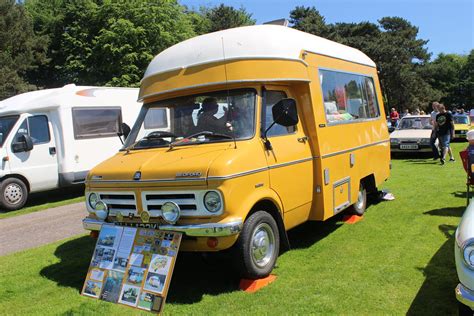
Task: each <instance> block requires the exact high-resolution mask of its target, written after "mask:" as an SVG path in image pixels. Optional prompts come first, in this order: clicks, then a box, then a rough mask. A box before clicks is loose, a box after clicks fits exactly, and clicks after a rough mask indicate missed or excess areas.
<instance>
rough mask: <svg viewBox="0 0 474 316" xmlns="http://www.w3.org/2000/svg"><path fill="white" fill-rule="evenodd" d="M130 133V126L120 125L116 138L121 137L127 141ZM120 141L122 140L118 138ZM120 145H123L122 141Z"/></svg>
mask: <svg viewBox="0 0 474 316" xmlns="http://www.w3.org/2000/svg"><path fill="white" fill-rule="evenodd" d="M130 131H131V129H130V126H128V124H127V123H122V124H120V130H119V132H118V133H117V136H118V137H121V136H123V139H124V140H125V139H127V137H128V135H130ZM120 140H122V139H121V138H120ZM122 144H123V141H122Z"/></svg>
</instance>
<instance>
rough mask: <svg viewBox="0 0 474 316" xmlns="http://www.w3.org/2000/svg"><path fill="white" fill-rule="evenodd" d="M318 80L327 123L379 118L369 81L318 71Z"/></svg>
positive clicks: (371, 81)
mask: <svg viewBox="0 0 474 316" xmlns="http://www.w3.org/2000/svg"><path fill="white" fill-rule="evenodd" d="M319 79H320V82H321V88H322V92H323V102H324V109H325V112H326V119H327V121H328V122H329V123H332V122H340V123H343V122H348V121H354V120H364V119H371V118H376V117H379V116H380V111H379V106H378V102H377V97H376V93H375V86H374V81H373V79H372V78H371V77H367V76H363V75H358V74H352V73H344V72H337V71H331V70H323V69H321V70H320V71H319Z"/></svg>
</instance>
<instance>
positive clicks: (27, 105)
mask: <svg viewBox="0 0 474 316" xmlns="http://www.w3.org/2000/svg"><path fill="white" fill-rule="evenodd" d="M137 98H138V89H137V88H111V87H92V86H76V85H75V84H68V85H66V86H64V87H62V88H55V89H45V90H38V91H31V92H26V93H22V94H18V95H16V96H13V97H11V98H8V99H6V100H3V101H0V114H8V113H28V112H34V111H45V110H48V109H53V108H58V107H73V106H117V105H120V104H121V103H123V102H124V101H125V100H128V101H131V100H133V101H135V100H137Z"/></svg>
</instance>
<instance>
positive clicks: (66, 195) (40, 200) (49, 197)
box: [0, 184, 84, 214]
mask: <svg viewBox="0 0 474 316" xmlns="http://www.w3.org/2000/svg"><path fill="white" fill-rule="evenodd" d="M82 195H84V185H83V184H77V185H74V186H71V187H67V188H61V189H56V190H51V191H44V192H38V193H32V194H31V195H30V196H29V197H28V201H27V202H26V204H25V206H24V207H23V208H27V207H34V206H38V205H42V204H46V203H55V202H60V201H64V200H69V199H73V198H77V197H80V196H82ZM8 212H9V211H5V210H1V209H0V214H3V213H8Z"/></svg>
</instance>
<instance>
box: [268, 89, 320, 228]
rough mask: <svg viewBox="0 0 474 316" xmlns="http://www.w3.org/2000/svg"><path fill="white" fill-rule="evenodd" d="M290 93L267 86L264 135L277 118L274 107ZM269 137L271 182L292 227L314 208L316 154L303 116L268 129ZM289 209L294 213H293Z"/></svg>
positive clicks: (304, 219) (286, 221) (302, 220)
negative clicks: (305, 132) (312, 151)
mask: <svg viewBox="0 0 474 316" xmlns="http://www.w3.org/2000/svg"><path fill="white" fill-rule="evenodd" d="M279 89H280V88H279ZM287 97H291V95H289V91H288V90H284V89H281V90H264V93H263V106H262V112H263V113H262V135H263V131H264V130H265V129H266V128H268V127H269V126H270V125H271V124H272V122H273V117H272V107H273V106H274V105H275V104H276V103H277V102H278V101H279V100H281V99H283V98H287ZM300 117H301V116H300ZM267 138H268V139H269V140H270V142H271V145H272V150H267V151H266V157H267V163H268V167H269V172H270V184H271V187H272V189H273V190H275V191H276V192H277V193H278V195H279V196H280V198H281V200H282V202H283V207H284V209H285V217H286V218H285V224H286V225H289V226H291V227H292V226H295V225H297V224H299V223H302V222H304V221H306V220H307V218H308V216H309V211H310V208H311V201H312V191H313V190H312V188H313V157H312V155H311V150H310V147H309V142H308V138H307V136H306V135H305V134H304V131H303V128H302V122H301V119H300V122H299V123H298V125H297V126H294V127H290V128H287V127H284V126H281V125H278V124H275V125H273V127H272V128H271V129H270V130H268V132H267ZM288 212H291V213H293V214H291V216H290V215H289V214H287V213H288ZM288 221H289V222H288ZM287 228H288V227H287Z"/></svg>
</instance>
